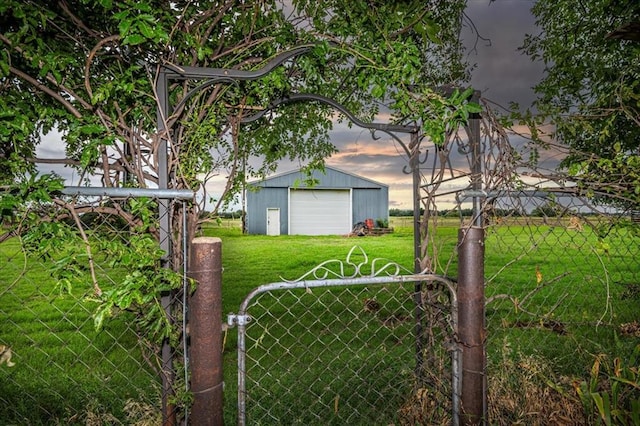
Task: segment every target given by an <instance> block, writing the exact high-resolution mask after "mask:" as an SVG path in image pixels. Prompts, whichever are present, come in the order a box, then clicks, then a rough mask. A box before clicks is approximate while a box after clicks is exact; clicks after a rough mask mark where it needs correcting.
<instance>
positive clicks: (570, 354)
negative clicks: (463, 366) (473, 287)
mask: <svg viewBox="0 0 640 426" xmlns="http://www.w3.org/2000/svg"><path fill="white" fill-rule="evenodd" d="M486 207H487V209H486V211H487V215H486V216H485V224H486V258H485V274H486V275H485V279H486V296H487V300H486V322H487V337H488V339H487V358H488V378H489V410H490V412H489V416H490V418H493V419H498V421H500V422H502V421H503V420H504V422H502V423H504V424H506V423H509V422H525V423H528V424H549V423H571V424H585V423H589V422H590V421H591V420H593V419H595V417H589V416H593V413H590V412H589V406H590V405H591V403H589V402H588V400H581V398H580V395H581V392H582V394H583V395H587V398H590V396H588V395H590V394H589V392H596V391H597V390H602V391H603V392H608V390H607V387H608V385H607V384H606V383H605V382H606V381H607V380H608V379H605V378H604V376H600V375H599V373H598V371H597V370H592V366H594V365H598V364H599V362H600V361H597V360H598V359H599V357H601V356H604V357H606V358H608V359H609V360H613V359H614V358H619V361H617V362H619V366H622V365H625V363H626V362H627V360H629V359H631V354H632V353H633V351H634V348H635V347H636V346H637V344H638V337H640V325H639V323H638V321H639V320H640V317H639V315H638V312H640V311H639V309H638V308H639V306H640V292H639V291H638V290H639V289H640V263H639V261H638V259H640V257H639V256H640V225H639V224H638V223H637V222H635V221H634V220H633V217H632V215H630V214H629V212H628V211H626V212H625V211H624V210H622V209H617V208H613V207H611V206H608V207H607V206H606V205H602V204H600V205H598V204H594V202H593V198H586V197H582V196H580V194H576V193H575V189H571V188H570V189H567V188H561V187H560V188H552V189H549V190H546V191H541V190H532V191H514V192H509V193H506V192H505V193H503V194H500V196H497V197H495V198H493V199H491V198H490V199H489V200H488V202H487V204H486ZM601 354H602V355H601ZM600 359H601V360H603V359H604V358H600ZM603 362H604V361H603ZM608 362H609V361H608ZM618 368H619V369H620V368H622V367H618ZM603 369H604V367H603ZM594 371H596V372H595V373H594ZM619 371H620V370H618V372H619ZM609 373H610V374H612V375H614V374H618V373H614V372H613V371H612V372H609ZM594 374H595V375H594ZM589 380H591V381H592V383H598V385H597V388H594V389H589V388H588V387H584V386H588V385H586V383H589ZM603 380H604V381H605V382H603ZM594 381H595V382H594ZM581 386H582V387H581ZM621 395H622V394H621ZM627 397H633V393H631V394H629V393H626V394H625V396H624V398H625V400H624V401H623V397H622V396H621V397H620V398H621V399H620V401H619V403H620V407H622V406H623V405H626V404H627V403H628V402H627V401H626V398H627ZM533 413H536V414H533ZM589 419H591V420H589Z"/></svg>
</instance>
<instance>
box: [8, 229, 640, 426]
mask: <svg viewBox="0 0 640 426" xmlns="http://www.w3.org/2000/svg"><path fill="white" fill-rule="evenodd" d="M457 224H458V221H457V220H445V221H442V222H441V223H440V224H439V226H438V228H437V231H436V233H435V235H433V238H434V239H433V241H434V246H435V247H436V248H437V250H436V255H437V262H435V267H436V272H437V273H440V274H446V275H448V276H452V277H454V278H455V276H456V274H457V267H456V262H457V259H456V256H455V246H456V239H457ZM391 226H393V227H394V228H395V229H394V233H392V234H388V235H382V236H376V237H352V238H347V237H343V236H322V237H303V236H278V237H267V236H257V235H251V236H248V235H242V234H241V232H240V229H239V227H238V226H237V223H228V222H224V223H222V224H221V225H215V224H207V225H205V226H204V228H203V232H204V234H205V235H208V236H218V237H220V238H221V239H222V243H223V249H222V250H223V267H224V273H223V312H225V313H231V312H237V310H238V307H239V305H240V303H241V302H242V300H243V299H244V297H245V296H246V295H247V294H248V292H249V291H250V290H251V289H253V288H255V287H257V286H259V285H261V284H266V283H270V282H279V281H282V280H283V279H287V280H292V279H296V278H298V277H300V276H302V275H303V274H305V273H306V272H307V271H309V270H311V269H312V268H313V267H315V266H316V265H318V264H320V263H322V262H324V261H326V260H329V259H338V260H343V261H344V260H345V259H346V257H347V255H348V253H349V251H350V250H351V249H352V248H353V247H354V246H359V247H361V248H362V250H363V251H364V252H365V253H366V254H367V255H368V256H369V262H371V260H372V259H374V258H380V259H388V260H390V261H393V262H397V263H399V264H401V265H403V266H405V267H406V268H407V269H408V270H411V269H412V265H413V235H412V232H413V229H412V227H411V222H410V221H408V220H406V219H401V220H397V221H395V222H394V218H392V223H391ZM639 250H640V237H638V231H637V229H636V230H635V231H634V230H633V229H626V230H625V229H623V230H620V231H612V232H610V233H609V235H608V236H607V237H606V238H604V239H599V238H598V237H597V235H596V234H595V233H594V232H592V230H591V229H589V228H587V227H585V229H584V230H583V231H582V232H577V231H574V230H567V229H565V228H564V227H561V226H557V227H553V226H549V225H535V226H534V225H532V224H530V223H524V224H518V223H513V224H510V225H509V226H501V227H495V228H494V227H491V228H489V229H488V231H487V238H486V245H485V251H486V254H485V277H486V279H487V287H486V294H487V296H489V297H493V296H496V295H509V296H510V298H511V299H510V300H509V299H506V298H498V299H496V300H494V301H493V302H491V303H490V304H489V305H488V306H487V309H486V312H487V329H488V357H489V368H490V370H491V371H495V370H496V369H497V370H499V369H500V362H502V361H501V360H502V356H503V352H504V348H505V346H508V347H509V348H511V349H513V350H515V351H517V352H518V353H521V354H531V355H535V356H538V357H541V358H543V359H545V360H547V362H548V363H549V365H551V366H552V368H554V371H556V372H557V373H558V374H560V375H568V376H586V374H587V372H588V370H589V368H590V366H591V363H592V362H593V356H594V355H596V354H598V353H607V354H609V355H611V356H625V355H626V354H628V353H629V352H630V351H631V349H632V348H633V346H634V345H635V344H637V338H634V337H633V336H627V335H624V334H623V333H621V332H620V328H619V326H620V325H621V324H623V323H630V322H632V321H637V320H639V319H640V318H639V316H640V314H639V312H640V295H639V294H640V291H638V289H639V288H640V261H639V260H638V259H640V253H639ZM0 256H2V263H1V266H0V321H1V322H2V324H3V327H2V329H1V330H0V344H8V345H10V346H11V347H12V349H13V351H14V358H13V360H14V361H15V362H16V366H15V367H12V368H9V367H7V366H6V365H2V366H0V389H1V393H0V403H1V407H0V418H1V419H5V421H6V422H8V423H9V424H11V423H14V424H56V423H59V424H64V423H73V422H78V423H86V422H87V421H88V419H91V418H101V419H103V420H104V421H106V422H107V423H108V421H107V420H108V419H109V418H110V416H115V418H118V419H119V421H121V422H124V423H131V422H132V420H131V419H129V418H127V417H126V416H127V414H126V412H127V411H131V407H137V408H136V410H137V411H138V412H139V415H140V416H144V411H145V409H147V408H149V407H154V406H155V407H157V406H158V405H157V404H158V399H159V396H158V392H159V384H158V379H157V374H156V373H155V372H154V370H153V368H152V367H151V366H150V365H149V364H148V363H147V362H145V361H144V360H143V359H142V356H141V350H140V348H139V347H138V342H139V339H138V338H137V336H136V334H135V330H134V329H132V328H131V321H130V319H129V318H127V317H126V316H124V317H120V318H119V319H117V320H113V321H110V322H109V323H108V324H107V326H106V327H105V329H104V330H102V331H100V332H96V331H95V330H94V328H93V321H92V318H91V314H92V312H93V309H94V308H95V304H94V303H93V302H91V301H90V300H88V298H87V297H88V296H89V295H90V292H91V289H90V288H75V289H73V291H72V294H71V295H61V294H60V293H59V292H58V291H56V289H55V283H53V282H52V281H51V279H50V278H49V275H48V269H50V268H51V265H48V264H42V263H41V262H40V261H39V260H37V259H31V258H28V259H25V257H24V255H23V254H22V252H21V251H20V249H19V246H18V242H17V241H15V240H10V241H7V242H5V243H3V244H1V245H0ZM352 260H355V261H362V260H364V259H363V258H362V257H361V256H360V257H356V256H354V258H353V259H352ZM365 270H366V269H365ZM100 273H101V274H102V276H107V275H115V276H117V275H119V274H121V273H122V272H121V271H120V272H118V271H109V270H101V271H100ZM409 293H410V290H404V293H403V290H400V292H399V293H392V292H390V291H389V289H384V290H379V289H373V288H367V289H362V288H354V289H352V290H349V293H346V294H343V293H340V292H339V291H338V290H336V289H328V290H325V291H320V290H317V289H316V290H314V292H313V294H308V293H306V292H304V291H302V294H300V295H298V294H287V295H283V296H282V297H281V296H276V297H275V300H272V301H268V302H267V301H265V302H264V303H263V304H262V305H261V306H260V307H258V308H254V309H259V310H260V311H259V315H271V316H272V317H273V319H272V321H274V324H275V323H276V322H277V321H278V319H277V317H278V316H279V317H280V320H279V321H280V323H279V324H280V326H279V327H275V326H274V327H271V326H264V324H263V326H261V327H258V328H255V329H254V330H255V332H256V333H257V335H251V334H250V335H249V337H250V338H251V339H253V340H252V345H253V346H252V348H253V352H251V351H250V352H249V354H250V355H251V356H252V357H254V358H252V359H254V361H255V360H256V359H257V360H258V363H257V364H255V363H254V364H252V365H253V367H252V368H257V370H253V373H252V374H254V376H252V377H253V378H254V379H256V380H258V379H259V380H260V382H259V383H260V384H259V386H260V387H261V388H263V390H265V391H266V392H267V395H268V398H272V399H273V398H276V399H277V400H278V404H279V405H277V406H276V405H274V407H273V409H274V410H276V411H277V410H281V411H284V412H285V413H286V412H288V411H289V410H291V409H293V408H292V407H296V406H298V408H300V407H302V408H303V409H304V408H308V407H311V406H313V407H321V408H320V410H321V411H324V412H329V413H333V414H332V415H337V413H339V414H340V415H341V416H346V417H339V418H340V419H347V421H348V422H349V423H354V424H358V422H359V420H356V419H357V417H354V416H353V415H350V414H348V413H346V414H345V410H346V411H347V412H360V411H361V412H362V415H363V416H364V417H365V420H362V422H364V423H366V422H369V423H372V422H373V423H375V419H372V417H371V416H374V415H375V407H378V406H380V404H381V402H380V401H381V400H379V399H378V398H380V397H379V396H377V395H375V394H368V395H363V396H362V397H360V395H347V396H345V395H344V394H343V393H342V392H343V391H344V390H345V389H347V390H348V389H352V386H353V385H354V382H353V380H356V379H357V380H360V381H362V379H363V378H364V377H366V378H368V380H370V381H369V384H366V383H365V384H366V386H367V387H368V388H372V389H375V388H376V386H383V384H384V386H387V385H388V384H389V383H391V384H393V383H394V382H393V377H403V375H405V373H406V372H407V371H408V370H407V366H406V364H407V362H405V361H400V360H401V359H405V358H404V357H406V356H409V359H410V357H411V354H412V352H411V351H406V348H411V347H412V345H413V343H412V342H411V341H408V340H407V335H408V336H410V335H411V327H409V326H408V324H407V323H405V322H404V321H405V320H404V318H405V317H404V314H402V312H407V313H408V314H409V315H410V313H411V308H410V305H407V304H406V301H407V300H408V299H407V298H406V295H407V294H409ZM391 295H393V297H392V296H391ZM270 297H271V296H270ZM371 297H373V298H376V299H377V300H382V301H383V304H382V309H380V310H379V311H377V312H373V313H372V312H368V313H365V314H363V313H362V312H361V310H362V301H363V299H365V298H371ZM265 300H267V299H265ZM331 300H338V301H339V302H340V303H339V304H332V302H331ZM317 301H323V303H322V304H320V305H317V304H315V303H317ZM514 302H515V303H514ZM277 303H283V304H282V305H280V306H278V305H277ZM309 303H311V305H309ZM387 303H388V304H387ZM394 303H395V305H394ZM257 313H258V311H256V314H257ZM304 313H309V315H312V316H305V315H304ZM327 313H330V314H331V316H333V317H337V318H339V321H340V322H335V323H330V324H334V326H333V328H332V327H329V326H328V325H327V324H325V323H324V322H325V321H330V320H328V319H327V318H328V314H327ZM391 315H395V318H403V320H401V321H400V326H394V327H395V328H391V327H388V326H386V325H385V326H384V327H382V328H381V327H380V324H381V323H382V324H386V323H384V322H383V321H384V320H385V319H386V318H388V317H390V316H391ZM294 320H295V321H299V324H300V326H301V327H302V328H304V329H307V330H309V332H308V333H304V334H302V335H299V334H288V332H287V325H288V324H289V323H293V322H294ZM350 321H352V322H353V324H357V326H358V328H357V329H356V330H350V329H349V327H346V326H345V324H351V322H350ZM363 321H364V322H363ZM374 324H377V326H376V327H374V329H371V330H370V329H369V327H372V326H373V325H374ZM265 327H266V328H265ZM405 328H406V329H405ZM265 329H266V330H268V331H269V333H271V336H272V341H271V343H269V340H267V339H266V338H265V337H262V335H263V334H264V333H265ZM338 329H339V330H340V332H339V333H338V332H337V331H336V330H338ZM380 330H382V333H381V331H380ZM333 335H338V336H340V341H348V342H351V341H352V339H354V338H355V337H356V336H357V339H356V340H353V343H352V344H351V345H347V346H348V347H350V348H352V349H354V351H353V352H345V354H344V355H340V354H338V355H337V356H336V355H335V354H333V353H331V351H339V350H340V349H339V348H340V347H341V345H342V347H344V344H343V343H344V342H342V343H341V342H336V341H331V342H326V343H323V345H324V346H325V347H326V348H330V351H329V350H327V352H322V353H321V354H318V353H317V351H321V350H322V347H321V346H317V343H314V338H315V337H317V336H321V339H328V338H329V337H330V336H333ZM409 340H410V339H409ZM321 341H322V342H324V340H321ZM274 342H277V344H275V343H274ZM268 343H269V344H268ZM236 345H237V339H236V332H235V330H233V329H232V330H229V332H228V334H227V336H226V342H225V348H224V352H225V358H224V364H225V365H224V369H225V386H226V390H225V416H226V418H227V422H228V423H229V424H232V423H234V421H235V415H236V414H235V413H236V410H235V389H236V380H237V379H236V377H235V374H236V362H237V361H236ZM300 348H308V349H309V351H307V352H304V353H302V354H298V353H297V352H296V351H297V350H298V349H300ZM356 348H357V350H356ZM311 349H313V350H311ZM385 351H386V353H388V354H393V355H392V356H393V357H394V358H393V359H396V361H397V362H395V363H391V364H393V365H391V364H390V363H389V362H388V360H389V358H388V357H384V356H378V355H381V354H384V353H385ZM396 351H397V352H396ZM267 354H268V356H269V358H261V356H263V355H264V356H266V355H267ZM366 354H368V355H366ZM285 355H286V356H285ZM294 355H295V357H294ZM298 355H299V356H298ZM374 355H375V356H374ZM292 357H293V358H292ZM307 357H308V358H307ZM325 357H327V361H326V362H329V361H328V360H332V362H337V368H343V370H342V374H341V375H340V374H337V373H335V374H334V375H336V376H341V379H340V380H339V381H331V382H329V384H327V383H324V382H315V381H314V379H313V378H312V377H313V376H314V374H315V375H318V374H320V375H322V374H323V369H324V368H325V364H326V362H325V363H321V364H317V363H313V362H312V361H309V360H313V359H323V360H324V359H325ZM294 358H295V359H297V361H295V362H296V363H297V362H299V363H302V364H296V363H294V361H291V360H293V359H294ZM283 360H288V362H289V363H293V364H292V365H295V366H296V367H288V368H285V369H282V370H278V368H282V365H283V364H282V362H281V361H283ZM307 361H308V362H307ZM305 362H307V364H310V365H311V366H310V367H309V368H306V367H304V371H305V374H304V375H301V376H297V375H296V374H295V372H296V371H298V370H299V368H303V367H300V365H304V363H305ZM271 364H273V365H275V366H276V367H274V368H273V369H269V368H268V367H269V366H270V365H271ZM365 368H372V369H373V370H374V372H377V374H373V375H368V374H366V373H365V372H364V371H365V370H364V369H365ZM307 370H308V371H307ZM354 371H357V372H358V375H357V376H358V377H353V376H352V372H354ZM292 373H294V374H293V375H292ZM332 374H333V373H332ZM263 377H264V379H263ZM378 379H379V380H378ZM403 383H405V384H399V383H398V384H397V386H396V387H395V389H396V390H397V392H396V393H394V394H393V395H392V396H391V398H394V401H396V402H394V403H393V404H394V407H396V408H393V409H392V410H391V411H390V412H389V413H388V414H386V415H385V416H384V421H385V422H387V423H385V424H389V423H391V422H394V421H396V420H397V418H396V417H395V416H396V415H397V413H398V406H400V405H402V404H403V402H406V401H407V400H408V398H409V397H410V396H411V395H408V393H409V391H407V390H406V389H405V388H403V386H405V385H406V382H403ZM365 384H363V386H364V385H365ZM315 386H320V387H321V389H320V390H316V391H315V392H316V393H313V395H317V398H316V399H313V398H312V399H309V398H308V397H304V396H302V394H303V393H304V391H305V390H306V389H314V387H315ZM384 386H383V387H384ZM259 389H260V388H256V387H255V386H254V389H253V392H256V391H258V390H259ZM277 389H280V390H281V392H282V394H281V395H273V394H271V393H272V392H275V391H276V390H277ZM326 389H329V391H327V390H326ZM387 389H389V387H388V386H387ZM250 392H251V390H250ZM323 392H325V393H323ZM331 392H334V394H332V393H331ZM328 395H334V396H333V397H328ZM250 397H251V398H258V400H259V401H262V400H260V398H262V396H260V394H259V393H258V394H255V395H253V394H250ZM327 398H328V399H327ZM268 400H269V399H267V400H265V401H268ZM252 401H254V402H255V400H252ZM260 404H262V405H264V404H268V402H261V403H260ZM125 406H127V407H128V408H127V409H125ZM278 407H279V408H278ZM372 407H373V408H374V410H373V411H371V413H373V414H366V413H368V412H369V411H370V410H371V409H372ZM303 411H304V410H303ZM271 414H273V415H276V413H275V412H274V413H271ZM307 414H309V413H307ZM252 415H254V416H258V418H262V417H260V416H261V414H259V413H254V412H252ZM336 418H337V417H336ZM105 419H106V420H105ZM269 419H270V417H265V418H264V419H262V423H265V424H267V423H269ZM299 419H300V421H301V422H306V423H308V424H309V423H313V421H312V418H306V417H303V416H301V417H299ZM310 419H311V420H310ZM271 420H272V421H273V419H271ZM325 420H326V418H324V419H323V421H325ZM336 422H337V420H336ZM325 423H327V422H325ZM328 423H331V422H330V421H329V422H328ZM338 423H339V422H337V423H336V424H338Z"/></svg>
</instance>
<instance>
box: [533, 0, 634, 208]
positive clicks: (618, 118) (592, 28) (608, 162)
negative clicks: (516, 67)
mask: <svg viewBox="0 0 640 426" xmlns="http://www.w3.org/2000/svg"><path fill="white" fill-rule="evenodd" d="M532 11H533V13H534V14H535V16H536V18H537V25H538V27H539V28H540V33H539V34H537V35H529V36H528V37H527V38H526V40H525V43H524V46H523V50H524V52H526V53H527V54H529V55H530V56H531V57H532V59H534V60H542V61H544V63H545V64H546V75H545V77H544V78H543V79H542V81H541V82H540V83H539V84H538V85H537V86H536V87H535V91H536V93H537V94H538V95H539V97H538V99H537V101H536V102H535V107H536V108H537V110H538V111H537V113H538V114H539V116H538V118H539V119H540V120H549V121H550V122H551V123H552V124H553V125H554V128H555V130H554V134H553V135H552V136H553V137H554V138H555V139H556V140H558V141H559V142H561V143H564V144H566V145H568V146H569V147H571V153H570V155H568V156H567V158H566V159H565V160H564V161H563V163H562V164H561V166H563V167H564V168H566V170H567V171H568V172H569V174H570V176H571V177H572V178H573V179H574V180H575V181H576V182H578V184H579V186H580V187H581V188H582V189H583V190H585V191H586V192H587V193H588V194H591V195H594V196H595V197H597V198H599V199H600V200H602V201H605V200H606V202H608V203H613V204H615V205H618V206H621V207H627V208H629V207H631V208H634V206H637V205H638V202H639V201H640V156H639V155H640V83H639V76H640V64H639V63H638V57H640V43H637V42H635V41H631V40H620V39H618V38H617V36H616V33H615V32H616V30H617V29H620V28H622V27H624V26H625V25H626V24H629V23H632V22H637V21H638V20H639V19H640V4H638V3H637V2H627V1H623V2H620V1H613V0H610V1H597V0H581V1H578V2H575V1H568V0H561V1H548V0H541V1H538V2H536V3H535V5H534V6H533V8H532ZM539 123H540V121H538V122H536V123H534V124H533V125H534V126H535V125H537V124H539ZM534 134H536V133H535V132H534Z"/></svg>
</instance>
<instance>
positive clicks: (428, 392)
mask: <svg viewBox="0 0 640 426" xmlns="http://www.w3.org/2000/svg"><path fill="white" fill-rule="evenodd" d="M409 272H410V271H408V270H406V269H405V268H403V267H401V266H400V265H398V264H395V263H392V262H388V261H385V260H383V259H374V260H372V261H371V263H369V260H368V256H367V255H366V253H364V252H363V251H362V250H361V249H359V248H358V247H354V248H353V249H351V251H350V252H349V254H348V256H347V259H346V260H345V261H341V260H329V261H326V262H323V263H322V264H320V265H318V266H317V267H315V268H314V269H312V270H311V271H310V272H308V273H307V274H305V275H304V276H303V277H301V278H299V279H297V280H295V281H283V282H278V283H271V284H267V285H263V286H260V287H258V288H256V289H254V290H253V291H252V292H251V293H250V294H249V295H248V296H247V297H246V298H245V299H244V301H243V303H242V305H241V307H240V309H239V311H238V313H237V314H233V315H230V316H229V317H228V323H229V325H230V326H237V328H238V395H237V397H238V424H240V425H245V424H283V423H291V424H335V425H340V424H390V423H394V422H400V424H433V423H435V422H437V423H442V422H443V421H445V422H451V419H452V418H456V417H457V414H458V413H457V410H458V408H459V398H458V394H459V389H458V383H459V380H458V379H459V378H458V377H456V378H452V377H443V375H442V374H443V373H444V372H446V371H448V372H449V374H451V373H450V371H451V369H450V365H451V364H455V363H457V362H458V359H459V353H458V351H457V346H456V345H455V344H453V337H452V340H451V344H450V345H448V346H428V351H435V352H440V355H439V356H438V357H437V358H438V359H442V358H443V357H446V359H449V360H451V361H450V362H445V364H447V366H446V367H445V366H442V367H441V368H440V369H439V370H437V371H436V370H431V369H427V368H425V365H424V362H423V361H422V360H423V359H425V355H426V348H427V343H429V342H426V341H422V340H423V339H425V337H426V335H425V334H424V333H422V334H418V332H419V330H421V327H420V324H421V322H422V321H423V318H422V316H423V315H424V311H425V309H424V306H425V304H427V303H431V304H433V303H434V301H433V300H427V299H426V295H427V293H426V292H423V291H421V290H420V286H416V283H422V285H425V286H426V285H428V286H431V288H432V289H431V292H433V288H434V287H439V288H440V289H441V290H442V295H444V296H445V299H446V301H442V306H440V309H441V310H442V317H443V318H442V319H443V320H445V322H444V323H443V325H444V326H445V327H446V328H447V330H448V331H446V333H447V334H449V335H450V336H453V330H455V329H456V327H457V316H456V309H455V306H456V294H455V285H454V283H453V282H452V281H451V280H450V279H448V278H446V277H442V276H438V275H433V274H428V273H421V274H411V273H409ZM401 273H406V274H401ZM416 302H418V303H416ZM445 374H446V373H445ZM438 393H440V394H438ZM416 399H417V401H416ZM300 400H302V401H303V402H300ZM291 401H296V403H295V404H291ZM442 401H452V403H448V404H447V403H445V404H444V405H440V404H441V403H442ZM416 403H418V404H419V405H424V404H426V405H427V407H421V408H418V409H416ZM422 408H427V409H426V410H425V409H422ZM452 410H453V411H452ZM445 419H449V420H448V421H446V420H445ZM455 423H456V421H454V424H455Z"/></svg>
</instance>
